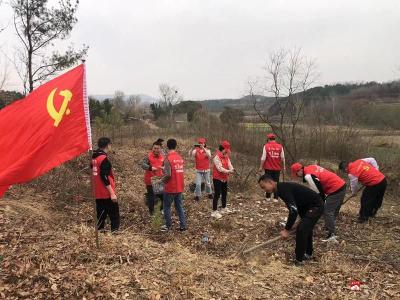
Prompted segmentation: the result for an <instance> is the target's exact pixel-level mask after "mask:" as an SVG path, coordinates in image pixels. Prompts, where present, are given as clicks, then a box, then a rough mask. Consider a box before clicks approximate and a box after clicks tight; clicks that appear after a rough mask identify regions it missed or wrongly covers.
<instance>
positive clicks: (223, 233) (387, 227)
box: [0, 135, 400, 299]
mask: <svg viewBox="0 0 400 300" xmlns="http://www.w3.org/2000/svg"><path fill="white" fill-rule="evenodd" d="M155 138H156V136H154V135H153V136H148V137H147V138H146V139H144V140H142V142H141V147H138V146H135V144H134V143H129V142H128V141H125V142H124V144H123V146H117V145H115V147H114V148H115V155H113V157H112V158H111V159H112V160H113V163H114V166H115V168H116V173H117V181H118V183H119V189H118V195H119V197H120V207H121V216H122V231H121V232H120V234H118V235H114V236H111V235H110V234H104V235H103V234H102V235H101V236H100V243H101V248H100V249H99V250H98V249H96V248H95V246H94V241H93V229H92V226H93V219H92V205H91V203H90V201H88V200H85V199H82V200H76V197H74V196H75V195H71V196H70V198H68V199H63V200H62V199H60V198H59V197H54V196H53V195H52V194H49V193H48V192H44V191H38V190H37V188H38V186H37V185H33V188H36V190H33V189H32V185H30V186H21V187H14V188H13V189H12V190H11V194H9V195H8V196H7V198H6V200H5V201H4V200H3V201H1V202H0V226H1V228H2V231H1V232H0V255H1V257H2V258H1V260H2V261H1V270H0V274H1V276H0V298H4V299H288V298H290V299H321V298H323V299H359V298H368V299H384V298H390V297H392V298H399V297H400V290H399V288H398V282H399V279H400V274H399V267H400V261H399V257H400V247H399V244H398V241H399V240H400V209H399V207H398V206H397V205H396V203H395V199H391V198H390V197H387V198H386V199H385V202H384V207H383V210H382V211H381V212H380V213H379V216H378V217H377V218H376V219H374V220H372V221H371V222H370V224H366V225H359V224H357V223H355V222H354V221H355V219H356V215H357V209H358V203H357V201H356V200H353V201H351V202H348V203H347V204H346V205H345V206H344V207H343V209H342V213H341V216H340V220H339V224H338V226H339V227H338V230H339V235H340V240H341V242H340V244H333V245H325V244H324V243H322V242H321V241H320V238H321V236H322V228H321V227H322V225H323V222H320V224H319V225H318V228H317V230H316V245H315V250H316V257H317V258H318V262H317V263H312V264H307V265H306V266H304V267H303V268H298V267H294V266H292V265H291V264H290V259H291V257H292V255H293V251H294V250H293V247H294V241H293V240H289V241H286V242H284V241H278V242H276V243H275V244H273V245H271V246H270V247H268V248H267V249H263V250H261V251H258V252H256V253H253V254H252V255H250V256H248V257H247V258H245V259H240V258H239V257H238V255H237V254H238V253H240V251H241V250H242V249H244V248H248V247H251V246H253V245H255V244H257V243H260V242H262V241H264V240H266V239H268V238H271V237H273V236H275V235H277V234H278V232H279V230H280V228H281V225H280V224H279V223H280V222H283V221H284V218H285V217H286V214H287V211H286V208H285V207H284V205H283V204H282V203H281V202H279V203H273V202H272V203H271V202H268V201H265V200H264V199H263V196H262V193H261V192H260V191H258V189H256V184H255V183H254V179H255V175H254V177H251V178H250V180H249V182H248V184H247V186H249V187H250V188H249V189H246V190H243V191H242V192H240V189H241V187H240V182H239V183H238V184H237V185H236V186H235V194H233V193H230V195H229V204H230V207H231V208H232V209H233V210H234V213H233V214H231V215H228V216H225V217H224V218H223V219H222V220H219V221H215V220H212V219H211V218H210V210H211V203H210V202H209V200H208V199H207V200H206V199H203V200H202V201H200V202H199V203H196V202H194V201H192V195H191V194H189V192H188V191H186V192H185V209H186V211H187V216H188V222H189V230H188V231H187V232H185V233H183V234H181V233H179V232H178V231H176V232H170V233H168V234H165V233H161V232H160V231H158V230H157V228H156V227H155V226H154V224H153V223H152V221H151V219H150V218H149V216H148V213H147V209H146V207H145V206H144V203H143V193H144V191H145V188H144V185H143V172H142V170H141V169H140V167H139V166H138V165H137V163H138V162H139V161H140V160H141V158H142V157H143V156H144V155H145V153H146V149H144V148H143V147H144V146H147V145H148V146H149V145H151V142H152V141H153V140H154V139H155ZM192 143H193V141H191V140H185V141H181V143H180V150H182V152H183V153H184V156H185V157H186V159H187V167H186V170H188V171H187V172H186V176H185V179H186V182H187V183H189V182H191V181H192V180H193V179H194V172H191V171H190V170H193V161H192V160H189V159H188V158H187V154H186V152H187V151H186V150H187V149H188V148H189V147H190V145H192ZM183 150H184V151H183ZM238 159H239V158H238ZM241 159H243V157H241ZM233 163H234V164H235V163H238V162H235V158H234V159H233ZM53 175H54V174H53ZM237 180H238V179H237ZM45 182H46V184H47V185H49V184H50V183H51V181H49V180H46V181H45ZM48 188H49V189H50V190H51V189H52V187H51V186H48ZM78 199H79V198H78ZM54 202H57V203H58V202H62V204H63V205H55V204H54ZM204 235H207V236H208V237H209V241H208V242H204V241H202V237H203V236H204ZM376 240H378V241H376ZM351 279H358V280H361V281H362V282H363V286H362V290H361V291H360V292H351V291H350V290H349V288H348V282H349V280H351Z"/></svg>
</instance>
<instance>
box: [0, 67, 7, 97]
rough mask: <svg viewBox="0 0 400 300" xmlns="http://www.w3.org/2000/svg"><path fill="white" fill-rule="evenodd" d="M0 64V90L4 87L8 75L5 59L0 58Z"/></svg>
mask: <svg viewBox="0 0 400 300" xmlns="http://www.w3.org/2000/svg"><path fill="white" fill-rule="evenodd" d="M0 66H1V68H2V70H1V71H0V91H1V90H2V89H4V88H5V86H6V84H7V80H8V77H9V70H8V63H7V61H6V60H4V62H3V61H2V60H0Z"/></svg>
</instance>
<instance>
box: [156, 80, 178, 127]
mask: <svg viewBox="0 0 400 300" xmlns="http://www.w3.org/2000/svg"><path fill="white" fill-rule="evenodd" d="M158 89H159V91H160V96H161V100H162V102H163V104H164V107H165V110H166V111H167V112H168V115H169V118H170V121H172V120H173V119H174V105H176V104H178V103H179V102H181V101H182V96H181V95H180V94H179V90H178V88H177V87H174V86H170V85H169V84H167V83H161V84H160V85H159V86H158Z"/></svg>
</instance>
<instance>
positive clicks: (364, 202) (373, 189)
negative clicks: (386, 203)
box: [359, 178, 387, 220]
mask: <svg viewBox="0 0 400 300" xmlns="http://www.w3.org/2000/svg"><path fill="white" fill-rule="evenodd" d="M386 186H387V181H386V178H385V179H383V180H382V181H381V182H380V183H378V184H376V185H373V186H366V187H365V189H364V191H363V192H362V195H361V206H360V214H359V218H360V219H362V220H368V218H369V217H373V216H375V215H376V213H377V211H378V210H379V208H380V207H381V206H382V201H383V196H384V195H385V191H386Z"/></svg>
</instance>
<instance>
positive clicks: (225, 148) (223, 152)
mask: <svg viewBox="0 0 400 300" xmlns="http://www.w3.org/2000/svg"><path fill="white" fill-rule="evenodd" d="M230 152H231V145H230V144H229V142H228V141H223V142H222V143H221V145H220V146H219V148H218V151H217V152H216V154H215V156H214V159H213V163H214V168H213V184H214V198H213V212H212V213H211V217H213V218H216V219H220V218H222V214H221V213H230V212H231V211H230V210H229V209H228V208H227V207H226V202H227V195H228V179H229V175H230V174H232V173H234V172H235V170H234V168H233V166H232V163H231V160H230V158H229V154H230ZM220 197H221V202H222V209H221V211H220V212H218V201H219V198H220Z"/></svg>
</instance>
